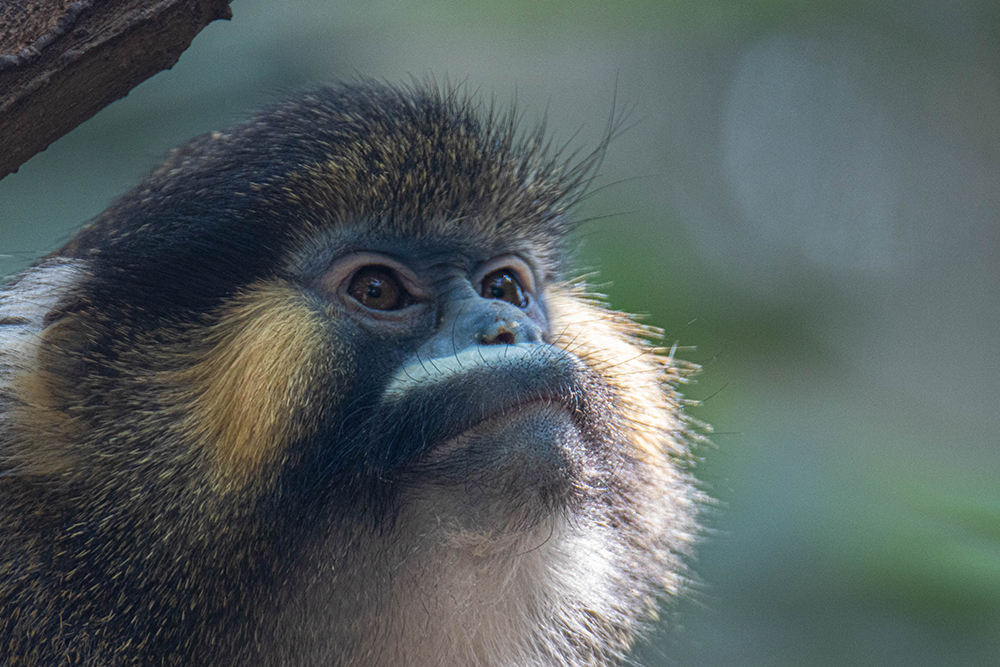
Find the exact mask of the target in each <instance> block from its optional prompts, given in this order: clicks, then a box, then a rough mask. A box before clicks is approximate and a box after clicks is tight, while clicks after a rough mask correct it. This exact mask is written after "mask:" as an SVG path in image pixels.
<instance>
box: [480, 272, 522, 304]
mask: <svg viewBox="0 0 1000 667" xmlns="http://www.w3.org/2000/svg"><path fill="white" fill-rule="evenodd" d="M481 294H482V295H483V297H485V298H487V299H497V300H502V301H506V302H507V303H511V304H514V305H515V306H517V307H518V308H524V307H526V306H527V305H528V297H527V295H526V294H525V293H524V288H523V287H521V283H520V281H519V280H518V278H517V275H516V274H515V273H514V272H513V271H511V270H510V269H500V270H499V271H494V272H493V273H491V274H489V275H488V276H486V277H485V278H483V286H482V292H481Z"/></svg>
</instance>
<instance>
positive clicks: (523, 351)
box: [305, 236, 621, 529]
mask: <svg viewBox="0 0 1000 667" xmlns="http://www.w3.org/2000/svg"><path fill="white" fill-rule="evenodd" d="M366 241H367V242H366V243H365V244H364V245H363V247H364V248H365V250H360V251H352V252H349V253H347V254H344V255H338V253H337V251H336V248H339V247H343V244H342V243H337V242H335V241H334V242H331V243H330V245H329V246H325V247H324V248H323V249H322V250H321V251H319V252H314V255H315V256H316V258H317V259H316V261H314V262H310V263H314V264H318V265H320V266H322V267H323V268H322V269H321V270H320V271H318V272H315V273H316V275H308V276H307V277H306V279H305V281H306V283H307V284H309V285H310V286H311V288H312V290H314V293H315V294H316V296H318V297H319V298H320V299H322V300H323V304H324V310H325V311H326V312H328V313H329V318H330V321H331V323H332V324H333V326H334V327H335V329H336V338H337V340H338V341H340V343H341V345H343V343H344V342H347V343H348V345H347V347H348V349H349V350H350V352H349V354H350V356H351V357H352V358H355V359H358V360H359V361H360V363H362V364H363V365H360V366H358V368H357V370H356V371H355V378H356V380H355V382H354V383H353V385H352V389H351V392H350V395H349V396H347V397H345V398H344V399H342V400H341V403H342V404H346V405H349V406H351V407H352V409H351V410H350V411H349V412H347V413H346V414H344V413H340V414H338V417H337V423H336V430H337V431H338V432H345V433H348V434H352V435H351V436H350V437H349V438H348V439H344V438H340V439H339V440H338V439H336V438H335V437H333V436H331V443H330V447H329V450H331V455H332V456H333V459H334V460H335V461H336V465H340V466H344V468H342V469H341V470H339V471H338V472H337V473H336V475H335V476H334V478H335V479H352V478H356V476H352V475H351V473H350V472H349V471H350V469H353V470H355V471H367V474H369V475H370V476H371V480H372V484H374V485H375V486H376V487H380V488H381V489H382V492H383V493H388V494H390V495H391V496H392V497H393V498H394V499H395V500H396V501H397V502H402V503H403V504H407V503H417V504H419V503H423V502H427V503H429V504H431V505H432V506H433V507H434V508H435V520H436V521H440V520H441V519H442V518H443V517H447V518H448V519H449V520H454V521H456V522H457V523H459V524H461V525H462V526H463V527H464V528H465V529H473V528H479V529H484V528H485V527H487V526H489V527H490V528H492V529H498V528H500V527H503V526H509V527H511V529H513V528H514V527H515V526H516V527H518V528H519V529H526V528H527V527H529V526H533V525H535V524H536V523H538V522H541V521H545V520H548V519H549V518H551V516H552V514H553V513H555V512H559V511H562V510H564V509H565V508H566V507H567V506H568V505H569V504H571V503H572V502H574V501H579V500H581V499H582V497H583V496H584V495H586V493H587V492H588V491H589V490H592V489H593V488H594V487H599V486H601V485H603V484H606V483H607V482H608V478H607V471H608V470H609V467H610V466H611V465H613V464H614V463H615V462H616V463H617V464H618V465H620V464H621V461H620V458H621V457H620V456H618V455H617V454H616V449H615V447H613V446H611V445H610V443H611V442H613V441H614V440H613V439H614V431H613V427H612V424H610V423H609V421H610V420H609V419H608V418H607V416H606V415H607V414H608V410H607V409H606V405H605V404H604V401H607V400H608V399H609V393H610V391H609V387H608V386H607V384H606V383H603V382H601V381H600V378H599V377H598V376H597V374H595V373H593V372H592V371H590V370H589V369H588V367H587V366H586V364H584V363H583V362H582V361H581V360H580V359H579V358H578V357H577V356H575V355H573V354H572V353H571V352H568V351H567V350H565V349H563V348H561V347H559V346H557V345H554V344H553V340H555V339H556V338H557V336H555V335H554V334H553V332H552V329H551V324H550V321H549V314H548V307H547V305H546V290H547V289H548V288H549V285H548V284H547V282H546V280H545V278H544V277H543V276H540V275H539V273H540V272H539V270H538V269H536V268H533V267H532V264H536V260H535V259H534V258H533V257H532V255H531V253H530V251H531V248H530V246H527V245H525V244H521V245H522V247H521V248H519V250H520V251H521V253H523V255H524V257H525V258H526V259H522V257H521V256H519V255H517V254H512V253H509V252H507V251H508V250H510V248H507V247H504V246H503V245H498V247H494V248H488V247H487V248H484V247H482V246H480V247H478V248H473V247H461V246H458V247H456V246H455V245H454V244H449V243H447V242H446V241H444V240H443V239H424V240H422V242H421V243H420V244H419V245H418V244H414V243H409V244H407V243H406V242H405V241H404V240H402V239H393V240H392V241H388V242H387V241H384V240H383V241H381V242H380V241H379V240H376V239H366ZM358 242H359V238H358V237H357V236H355V239H354V243H352V246H354V247H357V246H358V245H359V243H358ZM403 248H406V251H403V250H402V249H403ZM329 256H332V257H333V259H331V260H329V261H328V263H326V264H325V265H324V262H323V261H322V260H323V258H327V257H329ZM359 474H365V473H359ZM372 493H375V494H377V493H378V491H376V490H375V489H373V491H372ZM427 498H430V500H427Z"/></svg>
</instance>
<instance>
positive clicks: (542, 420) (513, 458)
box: [420, 400, 584, 528]
mask: <svg viewBox="0 0 1000 667" xmlns="http://www.w3.org/2000/svg"><path fill="white" fill-rule="evenodd" d="M583 452H584V446H583V443H582V438H581V435H580V431H579V429H578V427H577V424H576V423H575V421H574V419H573V417H572V415H571V413H570V411H569V409H567V407H566V406H565V405H563V404H562V403H560V402H557V401H549V400H537V401H532V402H529V403H525V404H521V405H518V406H515V407H513V408H511V409H509V410H506V411H504V412H503V413H501V414H497V415H494V416H492V417H490V418H489V419H486V420H485V421H483V422H480V423H479V424H477V425H475V426H474V427H472V428H470V429H467V430H466V431H463V432H462V433H460V434H459V435H458V436H456V437H453V438H450V439H448V440H446V441H444V442H441V443H440V444H438V445H437V446H435V447H434V448H433V449H432V450H431V451H430V452H428V454H427V455H426V456H425V458H424V460H423V461H422V464H421V466H420V467H421V468H422V471H423V475H424V479H425V480H426V481H427V482H428V483H429V484H430V485H432V486H433V487H436V489H437V491H438V493H441V492H444V493H445V494H447V495H449V496H451V498H452V500H453V501H454V504H453V506H454V507H456V513H457V514H458V515H461V516H460V517H459V518H462V519H463V520H464V521H473V522H475V523H479V522H483V523H486V524H488V525H490V526H493V527H496V526H497V525H503V526H505V527H507V528H529V527H531V526H532V525H535V524H537V523H539V522H540V521H542V520H544V519H546V518H547V517H549V516H550V515H551V514H552V513H553V512H556V511H558V510H560V509H562V508H564V507H565V506H566V505H567V503H568V502H569V500H570V498H571V496H572V494H573V490H574V488H575V486H576V481H577V480H578V479H579V477H580V474H581V466H582V461H583V456H584V454H583ZM464 521H463V522H464ZM470 527H471V526H470Z"/></svg>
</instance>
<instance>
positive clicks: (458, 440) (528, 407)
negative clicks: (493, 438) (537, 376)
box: [424, 398, 570, 463]
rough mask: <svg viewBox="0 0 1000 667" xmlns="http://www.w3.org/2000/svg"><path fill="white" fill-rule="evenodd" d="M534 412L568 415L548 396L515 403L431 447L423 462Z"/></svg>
mask: <svg viewBox="0 0 1000 667" xmlns="http://www.w3.org/2000/svg"><path fill="white" fill-rule="evenodd" d="M532 412H536V413H538V414H540V415H541V414H543V413H546V412H548V413H551V418H553V419H554V418H556V416H557V415H564V416H566V417H569V416H570V411H569V409H568V408H567V407H566V406H565V404H563V403H562V402H561V401H558V400H555V399H549V398H537V399H532V400H530V401H525V402H524V403H519V404H516V405H514V406H512V407H510V408H507V409H505V410H504V411H503V412H501V413H499V414H496V415H493V416H491V417H487V418H486V419H484V420H482V421H480V422H478V423H476V424H475V425H474V426H472V427H470V428H467V429H465V430H464V431H462V432H461V433H459V434H458V435H456V436H454V437H451V438H448V439H447V440H444V441H442V442H440V443H438V444H436V445H434V446H433V447H431V448H430V449H429V450H428V452H427V454H426V456H425V457H424V460H425V462H427V463H433V462H437V461H441V460H443V459H446V458H448V456H450V455H451V454H454V453H455V452H458V451H461V450H463V449H465V447H466V446H467V445H468V444H469V442H470V441H471V440H473V439H477V438H483V437H488V435H489V433H490V432H491V431H492V430H494V429H498V428H502V423H503V422H506V421H509V420H511V419H513V418H514V417H523V416H526V415H530V413H532Z"/></svg>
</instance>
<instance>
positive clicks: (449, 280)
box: [0, 82, 701, 667]
mask: <svg viewBox="0 0 1000 667" xmlns="http://www.w3.org/2000/svg"><path fill="white" fill-rule="evenodd" d="M512 118H513V114H512V113H511V114H506V115H504V114H500V113H494V112H493V111H491V110H489V109H484V108H481V107H480V106H479V105H478V104H477V103H476V102H475V101H473V100H471V99H469V98H468V97H467V96H466V95H465V94H464V93H463V92H462V91H460V90H455V89H445V90H440V89H438V88H436V87H433V86H424V85H413V86H411V87H409V88H396V87H391V86H387V85H382V84H378V83H374V82H360V83H353V84H347V85H340V86H333V87H327V88H322V89H319V90H315V91H313V92H309V93H307V94H302V95H299V96H296V97H293V98H292V99H290V100H289V101H287V102H285V103H283V104H278V105H276V106H274V107H272V108H270V109H267V110H265V111H263V112H262V113H260V114H259V115H257V116H255V117H253V118H251V119H250V120H249V121H248V122H245V123H243V124H241V125H238V126H236V127H234V128H232V129H230V130H229V131H226V132H221V133H212V134H210V135H206V136H203V137H200V138H197V139H195V140H193V141H191V142H190V143H188V144H187V145H185V146H183V147H181V148H179V149H176V150H175V151H173V152H172V153H171V154H170V155H169V156H168V157H167V159H166V161H165V162H164V163H163V164H162V166H160V167H159V168H158V169H156V170H155V171H154V172H152V173H151V174H150V175H149V176H148V177H147V178H146V179H145V180H144V181H143V182H142V183H141V184H140V185H138V186H137V187H136V188H135V189H134V190H132V191H131V192H129V193H127V194H126V195H125V196H123V197H122V198H121V199H120V200H118V201H117V202H116V203H114V204H113V205H112V206H111V207H110V208H109V209H107V210H106V211H105V212H103V213H101V214H100V215H99V216H98V217H97V218H96V219H95V220H93V221H91V222H90V224H88V225H87V226H86V227H85V228H83V229H82V231H80V232H79V233H77V234H76V235H75V236H74V237H73V238H72V239H71V240H70V241H69V242H68V243H67V244H66V245H65V246H63V247H62V248H60V249H59V250H57V251H55V252H54V253H52V254H50V255H48V256H46V257H43V258H42V259H40V260H38V261H37V262H36V263H35V264H34V265H33V266H32V267H31V268H29V269H27V270H26V271H24V272H22V273H20V274H19V275H16V276H14V277H12V278H11V279H9V280H8V281H7V283H6V285H5V286H4V287H3V289H2V291H0V658H2V659H0V664H3V665H6V666H12V665H24V666H44V667H50V666H54V665H101V666H112V665H142V666H148V665H185V666H187V665H208V666H232V667H237V666H240V667H242V666H246V665H253V666H259V667H271V666H274V667H278V666H287V667H301V666H307V665H308V666H314V665H315V666H319V665H323V666H337V665H343V666H351V667H367V666H372V667H374V666H383V667H423V666H430V665H441V666H456V667H457V666H463V667H464V666H474V665H481V666H497V667H499V666H507V667H528V666H543V665H545V666H557V665H559V666H572V665H609V664H614V663H616V662H618V661H619V660H620V659H622V657H623V656H625V655H626V653H627V652H628V651H629V649H630V647H631V645H632V644H633V642H634V640H635V638H636V637H637V636H639V635H641V632H642V629H643V627H644V626H646V625H647V624H648V622H649V621H650V620H651V619H653V618H654V617H655V615H656V612H657V605H658V603H659V602H660V601H661V600H662V599H663V598H664V596H667V597H669V596H672V595H675V594H677V593H679V592H681V591H682V590H683V589H684V587H685V582H686V581H687V579H688V577H687V575H686V570H685V562H686V561H687V559H688V556H689V551H690V549H691V545H692V543H693V541H694V539H695V537H696V535H697V533H698V528H697V517H696V514H697V509H698V505H699V503H700V502H701V495H700V492H699V491H698V490H697V486H696V484H695V483H694V481H693V477H692V476H691V473H690V463H691V454H690V442H691V436H690V429H689V424H690V422H689V420H688V419H687V418H686V417H685V416H684V414H683V412H682V404H683V400H682V399H681V398H680V396H679V394H678V393H677V385H678V384H679V383H680V382H682V380H683V377H684V376H685V373H686V368H685V366H684V365H683V364H681V363H680V362H678V361H676V360H675V359H674V358H673V355H671V354H664V353H662V352H661V351H659V350H657V349H655V348H653V347H652V343H650V342H648V340H647V339H648V338H649V336H648V334H649V330H647V329H644V328H643V327H641V326H639V325H637V324H636V323H634V322H633V321H632V320H631V319H630V318H629V317H628V316H626V315H623V314H621V313H618V312H615V311H613V310H611V309H609V308H607V307H606V306H604V305H603V304H602V303H601V302H600V300H599V299H598V298H597V297H595V296H594V295H592V294H590V293H588V291H587V288H586V287H585V286H584V285H583V283H581V282H579V281H573V280H571V279H572V278H573V277H574V276H573V274H572V273H571V271H572V266H571V264H570V260H568V259H567V252H566V245H567V242H568V235H569V234H571V232H572V231H573V229H574V220H573V217H572V210H571V209H572V208H573V205H574V203H575V202H577V201H578V200H579V198H580V195H581V193H582V192H583V189H584V188H585V186H586V184H587V183H588V182H589V179H590V178H591V175H592V173H593V167H594V164H595V161H596V160H595V159H594V158H593V157H592V158H590V159H586V158H585V159H583V160H581V161H578V162H577V163H575V164H574V163H572V162H567V161H566V159H564V158H561V157H560V156H559V155H558V154H557V153H558V151H551V150H549V149H548V148H547V146H546V143H545V140H544V137H543V136H542V135H541V133H540V132H536V133H527V134H519V133H518V132H517V130H516V128H515V127H514V125H515V124H514V122H513V120H512Z"/></svg>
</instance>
